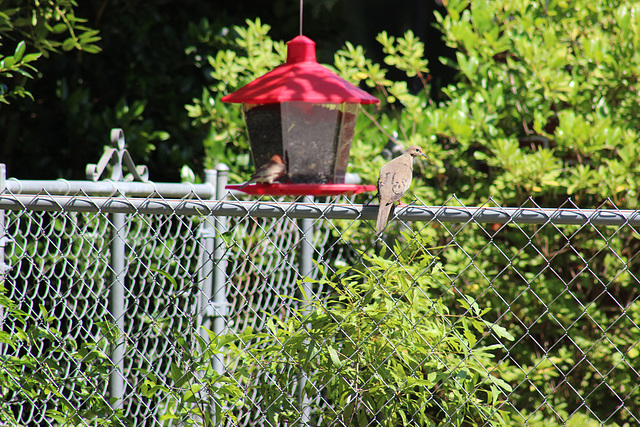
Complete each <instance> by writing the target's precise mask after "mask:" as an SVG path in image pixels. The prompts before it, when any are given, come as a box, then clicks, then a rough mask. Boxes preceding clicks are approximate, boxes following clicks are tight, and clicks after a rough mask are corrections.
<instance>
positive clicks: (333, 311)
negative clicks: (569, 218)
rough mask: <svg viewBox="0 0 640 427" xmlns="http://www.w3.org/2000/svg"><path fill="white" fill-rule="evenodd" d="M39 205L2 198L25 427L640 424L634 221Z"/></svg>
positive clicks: (10, 378) (638, 264) (10, 376)
mask: <svg viewBox="0 0 640 427" xmlns="http://www.w3.org/2000/svg"><path fill="white" fill-rule="evenodd" d="M38 197H39V198H40V199H41V200H42V199H45V200H46V201H47V203H48V205H47V206H48V207H47V208H44V207H43V205H38V206H35V205H31V204H29V203H25V202H24V199H19V198H18V197H17V196H16V195H14V194H11V192H9V191H5V192H4V194H2V196H1V197H0V198H1V199H2V200H4V201H5V204H3V205H2V206H3V207H4V209H6V210H5V211H4V224H3V227H4V235H5V238H4V240H3V242H4V263H5V264H6V266H7V268H6V269H5V273H4V274H5V276H4V287H5V288H6V290H5V292H4V293H5V296H6V297H7V298H8V299H10V300H11V301H13V303H11V302H10V301H8V300H7V299H6V298H5V299H3V300H2V302H3V304H2V305H3V308H2V311H1V312H0V322H1V332H2V335H0V337H1V338H2V339H1V340H0V342H1V344H0V345H1V350H2V351H1V354H2V359H0V387H1V388H2V391H1V392H2V394H3V400H4V401H5V402H6V404H5V405H4V406H3V409H2V410H1V411H0V415H1V416H2V417H3V418H2V422H4V423H7V424H11V423H12V422H15V423H18V424H21V425H38V426H46V425H118V424H125V425H127V424H128V425H149V426H159V425H187V424H196V425H197V424H201V425H213V424H216V423H220V424H224V425H363V426H364V425H370V426H377V425H381V426H382V425H385V426H386V425H416V426H417V425H536V426H537V425H540V426H542V425H544V426H547V425H578V424H581V425H586V426H590V425H594V426H595V425H601V424H606V425H619V426H623V425H627V426H631V425H637V424H639V423H640V406H639V402H640V373H639V370H640V357H639V356H640V328H639V327H638V325H639V324H640V298H639V289H640V287H639V286H638V285H639V284H640V280H639V275H640V255H639V252H640V235H639V233H638V227H637V225H634V224H635V223H634V222H631V221H622V223H621V224H618V225H598V224H596V223H593V222H592V221H589V220H586V221H584V222H582V223H579V224H560V223H557V222H554V221H552V220H550V219H549V220H547V221H542V222H537V223H533V224H531V223H527V222H526V221H516V220H513V219H511V220H507V221H496V222H491V221H480V220H477V219H474V218H471V219H468V220H465V221H461V222H447V221H446V220H443V219H442V218H441V217H438V216H435V217H433V218H432V219H426V220H425V219H423V220H421V221H403V220H400V219H398V218H397V217H396V218H395V219H394V220H393V221H392V222H390V223H389V226H388V227H387V230H386V231H385V233H384V235H383V236H382V238H380V239H377V238H376V237H375V236H374V234H373V226H372V225H373V224H372V222H371V221H368V220H363V219H362V216H359V217H357V218H355V219H353V218H351V219H349V218H346V217H345V218H346V219H335V218H333V217H331V215H328V214H326V212H327V211H326V210H322V209H324V208H322V209H321V210H320V213H319V214H314V215H306V216H305V215H302V214H294V213H292V212H295V209H291V206H293V207H295V206H296V203H293V204H292V205H287V207H286V208H284V207H283V208H282V209H281V213H280V214H272V213H269V214H266V213H264V212H262V211H260V210H259V209H258V210H251V209H249V210H244V211H242V213H239V214H234V215H229V216H227V217H223V216H221V214H220V212H219V211H218V212H217V213H215V214H214V215H209V214H185V213H183V212H182V211H180V210H179V209H169V211H167V208H166V207H165V208H163V210H162V211H160V210H159V211H158V213H149V212H147V211H144V212H143V211H142V210H136V209H133V210H132V209H131V208H130V207H127V208H126V209H124V208H123V209H122V212H121V213H118V212H117V211H118V209H117V208H114V207H113V204H110V202H112V201H113V198H110V197H103V198H91V205H92V206H93V208H92V209H84V208H78V207H77V206H80V205H82V206H85V204H83V203H78V204H76V205H74V204H73V203H70V204H69V203H67V202H66V201H65V202H64V203H63V202H62V201H60V200H61V199H59V197H58V196H54V195H48V194H41V195H40V196H38ZM82 197H83V198H86V196H82ZM231 197H232V196H231ZM72 199H73V198H72ZM65 200H67V201H68V198H67V199H65ZM83 200H84V199H83ZM146 200H147V201H151V199H146ZM154 200H155V199H154ZM160 200H162V199H161V198H160ZM129 201H131V202H132V205H135V206H138V204H135V203H133V202H135V200H134V198H130V199H129ZM230 201H231V202H233V200H230ZM72 202H73V201H72ZM178 202H179V201H178ZM203 202H204V201H203ZM258 202H267V203H269V204H272V205H274V206H276V207H277V206H280V204H281V203H284V202H282V201H281V200H271V199H266V198H263V199H260V200H258V201H256V202H255V203H256V204H257V203H258ZM299 202H302V201H299ZM319 202H320V201H316V203H317V204H318V205H320V203H319ZM322 202H325V204H324V205H323V206H326V205H327V204H331V203H342V204H344V205H345V206H347V207H348V208H350V209H353V210H355V211H358V212H363V209H362V206H361V205H359V204H353V201H352V200H351V199H331V200H322ZM248 203H253V202H248ZM305 203H306V204H307V205H308V204H309V201H305ZM313 203H314V202H311V204H312V205H313ZM178 204H179V203H178ZM451 204H452V205H459V203H457V201H456V200H455V199H452V200H451ZM528 205H532V202H528ZM73 206H76V207H75V208H74V207H73ZM171 206H175V205H171ZM414 206H421V203H420V201H418V202H417V204H415V205H414ZM107 207H109V208H108V209H107ZM487 207H490V208H495V209H500V208H499V207H498V206H494V205H491V204H487ZM534 207H535V206H534ZM462 208H464V207H462ZM319 209H320V208H319ZM562 209H566V210H571V211H572V212H576V211H578V212H579V210H578V209H577V208H576V207H575V206H571V205H566V206H562V207H559V208H558V209H556V212H561V211H562ZM87 210H90V211H87ZM607 211H608V212H612V213H614V214H615V213H617V212H622V211H619V210H617V209H615V208H610V209H608V210H607ZM261 212H262V213H261ZM117 215H121V217H120V219H121V220H122V219H123V220H124V221H121V222H118V221H116V220H115V216H117ZM114 224H116V225H117V224H121V226H120V228H118V227H114ZM0 237H2V236H0ZM119 240H122V243H123V244H124V251H123V253H124V266H125V268H124V272H123V273H122V272H118V271H117V268H118V267H117V265H115V264H114V262H113V260H114V255H116V253H115V252H117V251H118V249H117V243H118V241H119ZM119 277H121V278H122V280H120V281H119V279H118V278H119ZM118 283H121V284H122V285H123V290H124V295H123V296H122V297H118V293H117V292H116V291H115V289H116V286H117V284H118ZM118 306H120V308H121V311H118V310H117V309H116V308H117V307H118ZM120 312H121V313H122V314H121V316H120V317H119V318H115V317H114V316H113V313H120ZM118 379H120V380H121V383H122V387H118V386H117V384H118V383H119V380H118ZM114 384H116V386H114ZM0 424H2V423H0Z"/></svg>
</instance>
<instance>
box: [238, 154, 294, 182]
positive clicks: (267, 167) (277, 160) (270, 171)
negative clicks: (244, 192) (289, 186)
mask: <svg viewBox="0 0 640 427" xmlns="http://www.w3.org/2000/svg"><path fill="white" fill-rule="evenodd" d="M284 172H285V168H284V162H283V161H282V157H280V155H278V154H274V155H273V156H271V159H270V160H269V161H268V162H267V163H265V164H264V165H262V166H260V168H259V169H258V170H256V173H254V174H253V175H251V178H250V179H249V181H247V182H245V183H244V184H242V185H241V186H240V187H239V188H240V189H243V188H244V187H246V186H247V185H249V184H254V183H255V184H273V182H274V181H276V180H278V179H279V178H280V177H282V175H284Z"/></svg>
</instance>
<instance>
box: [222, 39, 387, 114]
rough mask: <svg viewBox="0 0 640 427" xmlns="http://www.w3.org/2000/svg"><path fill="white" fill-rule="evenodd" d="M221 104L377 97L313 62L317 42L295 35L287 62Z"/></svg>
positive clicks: (373, 100) (368, 100)
mask: <svg viewBox="0 0 640 427" xmlns="http://www.w3.org/2000/svg"><path fill="white" fill-rule="evenodd" d="M222 101H224V102H236V103H248V104H268V103H274V102H287V101H303V102H317V103H330V104H341V103H343V102H352V103H358V104H374V103H378V102H380V101H379V100H378V98H376V97H374V96H372V95H370V94H368V93H367V92H365V91H364V90H362V89H360V88H358V87H356V86H354V85H352V84H351V83H349V82H348V81H346V80H344V79H343V78H341V77H340V76H338V75H336V74H335V73H333V72H331V71H330V70H328V69H327V68H325V67H323V66H322V65H320V64H319V63H318V62H317V61H316V43H315V42H314V41H313V40H311V39H310V38H308V37H305V36H302V35H300V36H297V37H295V38H294V39H293V40H291V41H290V42H288V43H287V62H286V63H285V64H282V65H280V66H279V67H276V68H274V69H273V70H271V71H269V72H268V73H266V74H265V75H263V76H262V77H258V78H257V79H255V80H254V81H252V82H251V83H249V84H247V85H246V86H244V87H242V88H240V89H238V90H237V91H235V92H233V93H231V94H229V95H226V96H224V97H223V98H222Z"/></svg>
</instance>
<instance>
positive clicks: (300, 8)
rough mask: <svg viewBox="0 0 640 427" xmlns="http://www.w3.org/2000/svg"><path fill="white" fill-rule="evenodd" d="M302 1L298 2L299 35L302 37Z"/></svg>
mask: <svg viewBox="0 0 640 427" xmlns="http://www.w3.org/2000/svg"><path fill="white" fill-rule="evenodd" d="M303 3H304V0H300V35H302V7H303Z"/></svg>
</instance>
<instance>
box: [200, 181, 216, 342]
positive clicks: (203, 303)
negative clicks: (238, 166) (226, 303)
mask: <svg viewBox="0 0 640 427" xmlns="http://www.w3.org/2000/svg"><path fill="white" fill-rule="evenodd" d="M205 180H206V182H207V183H208V184H210V185H212V186H213V188H215V186H216V171H215V170H207V171H205ZM215 236H216V230H215V228H214V226H213V222H212V219H211V218H205V219H204V221H202V225H201V226H200V239H201V242H202V245H201V248H202V249H201V254H200V264H201V266H200V268H199V269H198V272H199V273H198V277H199V282H200V298H199V303H198V307H197V310H198V313H196V317H197V318H198V319H199V325H198V326H204V327H205V328H206V329H209V330H211V329H212V327H213V326H212V325H211V320H212V318H213V315H214V311H213V306H212V305H211V302H212V301H211V298H212V295H213V269H214V262H213V257H214V249H215ZM199 331H200V336H201V337H202V339H203V340H204V341H205V342H206V343H208V342H209V334H208V333H207V332H206V330H204V329H202V328H200V329H199Z"/></svg>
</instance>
